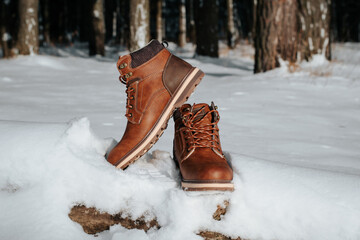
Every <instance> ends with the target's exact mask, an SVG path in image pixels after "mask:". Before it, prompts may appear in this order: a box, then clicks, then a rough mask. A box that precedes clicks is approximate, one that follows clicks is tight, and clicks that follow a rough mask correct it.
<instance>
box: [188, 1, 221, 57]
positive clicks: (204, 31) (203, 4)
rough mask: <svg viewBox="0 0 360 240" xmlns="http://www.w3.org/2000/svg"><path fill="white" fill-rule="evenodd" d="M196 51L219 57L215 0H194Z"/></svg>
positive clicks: (200, 53)
mask: <svg viewBox="0 0 360 240" xmlns="http://www.w3.org/2000/svg"><path fill="white" fill-rule="evenodd" d="M194 3H195V9H196V21H195V24H196V53H197V54H199V55H204V56H210V57H219V46H218V42H219V36H218V35H219V34H218V6H217V0H206V1H203V0H195V1H194Z"/></svg>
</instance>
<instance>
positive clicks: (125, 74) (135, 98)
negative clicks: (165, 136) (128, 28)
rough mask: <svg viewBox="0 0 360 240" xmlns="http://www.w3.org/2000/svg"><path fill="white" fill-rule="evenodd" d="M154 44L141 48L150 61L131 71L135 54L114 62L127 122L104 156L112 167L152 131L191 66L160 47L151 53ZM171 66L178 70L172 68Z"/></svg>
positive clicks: (147, 60) (139, 58)
mask: <svg viewBox="0 0 360 240" xmlns="http://www.w3.org/2000/svg"><path fill="white" fill-rule="evenodd" d="M154 41H155V43H154ZM154 44H155V45H156V44H157V45H159V44H160V43H158V42H157V41H156V40H153V41H152V43H150V44H149V45H148V46H146V47H144V48H146V51H144V52H146V54H148V55H146V56H149V53H151V58H150V59H146V60H145V61H144V62H143V63H141V64H140V65H137V66H136V67H134V68H133V67H132V66H133V65H132V55H134V53H131V54H129V55H125V56H122V57H120V58H119V60H118V61H117V64H116V66H117V69H118V70H119V73H120V81H121V82H123V83H124V84H126V94H127V103H126V105H127V110H126V117H127V120H128V122H127V125H126V129H125V132H124V135H123V137H122V139H121V140H120V142H119V143H118V144H117V145H116V146H115V148H114V149H113V150H112V151H111V152H110V153H109V155H108V157H107V160H108V161H109V162H110V163H112V164H113V165H117V164H118V163H119V162H120V161H121V159H122V158H123V157H124V156H125V155H126V154H128V153H129V152H130V151H131V150H132V149H134V148H136V147H137V146H138V145H139V143H140V142H141V141H142V140H143V139H144V138H145V137H146V136H147V135H148V134H149V132H151V130H152V128H153V127H154V125H155V124H156V122H157V121H158V119H159V118H160V116H161V115H162V113H163V111H164V109H165V108H166V106H167V105H168V104H169V101H170V99H171V96H172V94H173V90H174V89H176V88H177V87H178V85H179V84H180V83H181V81H182V80H183V78H184V77H185V76H186V75H187V74H188V72H189V71H190V70H191V68H192V67H191V65H189V64H187V63H186V62H185V61H183V60H181V59H177V58H176V57H175V56H173V55H172V54H171V53H170V52H169V51H168V50H167V49H165V48H163V47H161V48H157V50H156V52H151V51H152V50H153V49H152V47H151V46H154ZM139 51H141V49H140V50H138V51H136V54H137V63H138V62H139V60H140V61H141V60H142V59H141V56H140V57H139V55H140V54H139ZM152 53H153V54H152ZM152 55H154V56H152ZM171 59H172V60H171ZM174 59H175V60H174ZM174 61H175V64H174ZM174 67H176V68H177V69H176V70H175V69H173V68H174ZM165 72H166V74H165ZM164 75H165V77H164Z"/></svg>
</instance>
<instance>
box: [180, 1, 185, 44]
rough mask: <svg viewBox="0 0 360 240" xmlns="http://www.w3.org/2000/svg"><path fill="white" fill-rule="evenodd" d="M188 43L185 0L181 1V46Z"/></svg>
mask: <svg viewBox="0 0 360 240" xmlns="http://www.w3.org/2000/svg"><path fill="white" fill-rule="evenodd" d="M185 44H186V6H185V0H180V3H179V46H180V47H184V46H185Z"/></svg>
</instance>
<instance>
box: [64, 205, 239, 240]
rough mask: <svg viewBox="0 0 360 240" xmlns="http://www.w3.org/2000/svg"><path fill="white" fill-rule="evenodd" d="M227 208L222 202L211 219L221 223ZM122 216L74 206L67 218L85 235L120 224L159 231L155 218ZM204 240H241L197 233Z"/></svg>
mask: <svg viewBox="0 0 360 240" xmlns="http://www.w3.org/2000/svg"><path fill="white" fill-rule="evenodd" d="M228 206H229V201H224V203H223V204H222V205H220V204H219V205H218V206H217V209H216V211H215V212H214V214H213V218H214V219H215V220H217V221H221V217H222V216H223V215H225V214H226V210H227V208H228ZM122 215H123V214H122V213H121V212H120V213H117V214H114V215H111V214H109V213H107V212H101V211H99V210H98V209H96V208H94V207H86V206H84V205H76V206H74V207H72V209H71V210H70V213H69V218H70V219H71V220H72V221H74V222H77V223H79V224H80V225H81V226H82V228H83V230H84V232H86V233H87V234H93V235H96V234H97V233H100V232H102V231H105V230H109V229H110V227H111V226H113V225H115V224H120V225H121V226H123V227H125V228H127V229H140V230H144V231H145V232H147V231H148V230H150V229H160V228H161V226H160V225H159V223H158V222H157V220H156V218H154V219H152V220H150V221H146V220H145V217H144V216H142V217H140V218H138V219H135V220H134V219H132V218H131V217H123V216H122ZM197 234H198V235H199V236H201V237H202V238H204V239H205V240H241V238H240V237H238V238H235V239H232V238H230V237H228V236H225V235H223V234H221V233H218V232H214V231H199V233H197Z"/></svg>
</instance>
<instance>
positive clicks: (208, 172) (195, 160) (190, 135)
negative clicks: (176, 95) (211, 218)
mask: <svg viewBox="0 0 360 240" xmlns="http://www.w3.org/2000/svg"><path fill="white" fill-rule="evenodd" d="M214 108H215V107H214V106H209V105H207V104H194V105H193V106H191V105H189V104H184V105H183V106H182V107H181V108H179V109H178V110H177V111H176V112H175V113H174V121H175V138H174V157H175V159H176V161H177V162H178V164H179V167H180V172H181V175H182V178H183V180H184V181H190V182H228V181H231V180H232V178H233V171H232V168H231V167H230V165H229V164H228V162H227V160H226V158H225V156H224V155H223V152H222V149H221V145H220V137H219V131H218V127H217V122H218V121H219V115H218V112H217V111H216V110H215V109H214ZM188 121H191V122H188Z"/></svg>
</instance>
